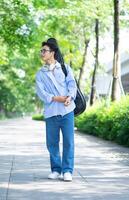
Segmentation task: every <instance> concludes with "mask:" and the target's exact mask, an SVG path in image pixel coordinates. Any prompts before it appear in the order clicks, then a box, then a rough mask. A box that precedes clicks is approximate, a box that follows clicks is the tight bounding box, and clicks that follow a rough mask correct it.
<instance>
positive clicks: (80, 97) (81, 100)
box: [61, 65, 86, 116]
mask: <svg viewBox="0 0 129 200" xmlns="http://www.w3.org/2000/svg"><path fill="white" fill-rule="evenodd" d="M61 67H62V71H63V72H64V74H65V77H66V76H67V69H66V67H65V65H61ZM75 81H76V84H77V94H76V98H75V100H74V103H75V105H76V107H75V109H74V115H75V116H78V115H80V114H81V113H83V112H84V111H85V109H86V98H85V96H84V94H83V93H82V92H81V90H80V88H79V85H78V83H77V80H76V79H75Z"/></svg>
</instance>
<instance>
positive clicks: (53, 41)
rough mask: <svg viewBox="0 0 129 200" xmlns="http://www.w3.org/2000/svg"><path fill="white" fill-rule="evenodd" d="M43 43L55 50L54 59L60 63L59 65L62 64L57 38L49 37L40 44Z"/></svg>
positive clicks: (62, 59)
mask: <svg viewBox="0 0 129 200" xmlns="http://www.w3.org/2000/svg"><path fill="white" fill-rule="evenodd" d="M45 45H47V46H48V47H49V48H50V50H52V51H54V52H55V54H54V58H55V60H57V61H58V62H59V63H60V64H61V66H64V58H63V56H62V53H61V51H60V48H59V45H58V42H57V40H56V39H55V38H49V39H48V40H47V41H46V42H42V46H45Z"/></svg>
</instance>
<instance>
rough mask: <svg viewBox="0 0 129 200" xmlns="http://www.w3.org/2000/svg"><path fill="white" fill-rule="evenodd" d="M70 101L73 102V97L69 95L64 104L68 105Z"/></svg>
mask: <svg viewBox="0 0 129 200" xmlns="http://www.w3.org/2000/svg"><path fill="white" fill-rule="evenodd" d="M70 103H71V97H67V98H66V100H65V102H64V105H65V106H68V105H69V104H70Z"/></svg>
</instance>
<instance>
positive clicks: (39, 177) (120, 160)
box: [0, 118, 129, 200]
mask: <svg viewBox="0 0 129 200" xmlns="http://www.w3.org/2000/svg"><path fill="white" fill-rule="evenodd" d="M75 142H76V149H75V150H76V153H75V155H76V156H75V171H74V176H73V182H64V181H62V180H56V181H51V180H48V179H47V175H48V174H49V172H50V166H49V156H48V152H47V150H46V145H45V124H44V122H37V121H32V120H31V119H30V118H24V119H15V120H6V121H1V122H0V200H73V199H74V200H82V199H83V200H129V148H124V147H121V146H119V145H116V144H114V143H111V142H107V141H103V140H101V139H98V138H95V137H92V136H87V135H82V134H80V133H76V135H75Z"/></svg>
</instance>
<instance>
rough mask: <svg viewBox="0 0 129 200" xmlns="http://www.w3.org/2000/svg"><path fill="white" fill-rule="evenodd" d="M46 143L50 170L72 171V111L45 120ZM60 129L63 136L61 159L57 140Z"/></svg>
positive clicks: (58, 139)
mask: <svg viewBox="0 0 129 200" xmlns="http://www.w3.org/2000/svg"><path fill="white" fill-rule="evenodd" d="M45 121H46V144H47V149H48V151H49V154H50V164H51V171H52V172H53V171H56V172H59V173H65V172H70V173H72V172H73V168H74V112H70V113H68V114H66V115H64V116H61V115H58V116H53V117H50V118H47V119H46V120H45ZM60 130H61V132H62V138H63V148H62V150H63V152H62V159H61V156H60V149H59V142H60Z"/></svg>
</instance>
